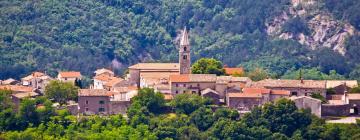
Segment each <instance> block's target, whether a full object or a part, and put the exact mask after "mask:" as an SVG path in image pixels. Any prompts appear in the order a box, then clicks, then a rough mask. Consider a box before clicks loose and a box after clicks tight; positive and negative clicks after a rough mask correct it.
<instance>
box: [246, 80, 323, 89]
mask: <svg viewBox="0 0 360 140" xmlns="http://www.w3.org/2000/svg"><path fill="white" fill-rule="evenodd" d="M247 86H248V87H263V88H278V87H280V88H323V89H325V88H326V81H319V80H280V79H279V80H275V79H265V80H261V81H258V82H251V83H249V84H248V85H247Z"/></svg>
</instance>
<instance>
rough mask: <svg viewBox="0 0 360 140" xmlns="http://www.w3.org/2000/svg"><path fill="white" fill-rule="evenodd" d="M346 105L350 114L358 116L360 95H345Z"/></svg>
mask: <svg viewBox="0 0 360 140" xmlns="http://www.w3.org/2000/svg"><path fill="white" fill-rule="evenodd" d="M346 103H348V104H349V106H350V113H351V114H354V115H359V111H360V93H352V94H347V101H346Z"/></svg>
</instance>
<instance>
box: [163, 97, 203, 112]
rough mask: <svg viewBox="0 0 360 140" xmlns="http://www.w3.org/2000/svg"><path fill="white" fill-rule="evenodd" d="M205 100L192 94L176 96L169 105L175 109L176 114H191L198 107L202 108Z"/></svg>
mask: <svg viewBox="0 0 360 140" xmlns="http://www.w3.org/2000/svg"><path fill="white" fill-rule="evenodd" d="M205 103H206V100H205V99H203V98H201V97H200V96H198V95H194V94H179V95H176V96H175V98H174V100H172V101H171V102H170V105H171V106H172V107H173V108H175V111H176V112H177V113H184V114H191V113H192V112H194V111H195V110H197V109H198V108H200V107H203V106H204V105H205Z"/></svg>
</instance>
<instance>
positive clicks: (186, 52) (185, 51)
mask: <svg viewBox="0 0 360 140" xmlns="http://www.w3.org/2000/svg"><path fill="white" fill-rule="evenodd" d="M190 60H191V59H190V43H189V35H188V32H187V30H186V27H184V30H183V31H182V34H181V39H180V47H179V63H180V74H190V69H191V68H190V65H191V64H190V63H191V61H190Z"/></svg>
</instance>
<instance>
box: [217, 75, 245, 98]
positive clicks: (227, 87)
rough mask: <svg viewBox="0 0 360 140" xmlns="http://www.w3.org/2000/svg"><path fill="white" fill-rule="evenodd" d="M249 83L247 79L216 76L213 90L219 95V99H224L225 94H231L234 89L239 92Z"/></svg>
mask: <svg viewBox="0 0 360 140" xmlns="http://www.w3.org/2000/svg"><path fill="white" fill-rule="evenodd" d="M250 81H251V79H250V78H249V77H233V76H217V77H216V85H215V90H216V91H217V92H218V93H219V95H220V98H222V99H224V98H225V94H226V93H228V92H232V90H234V89H239V90H240V89H241V88H244V87H245V85H246V83H248V82H250Z"/></svg>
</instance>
